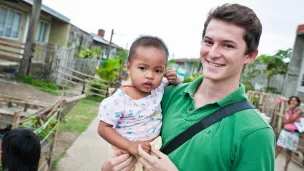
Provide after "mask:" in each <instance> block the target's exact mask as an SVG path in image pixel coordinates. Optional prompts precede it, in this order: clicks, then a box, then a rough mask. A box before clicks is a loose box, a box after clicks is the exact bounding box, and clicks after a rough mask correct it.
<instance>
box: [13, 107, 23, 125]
mask: <svg viewBox="0 0 304 171" xmlns="http://www.w3.org/2000/svg"><path fill="white" fill-rule="evenodd" d="M20 112H21V110H20V111H17V112H15V113H14V117H13V122H12V123H13V124H12V130H13V129H16V128H18V126H19V124H18V123H19V121H20Z"/></svg>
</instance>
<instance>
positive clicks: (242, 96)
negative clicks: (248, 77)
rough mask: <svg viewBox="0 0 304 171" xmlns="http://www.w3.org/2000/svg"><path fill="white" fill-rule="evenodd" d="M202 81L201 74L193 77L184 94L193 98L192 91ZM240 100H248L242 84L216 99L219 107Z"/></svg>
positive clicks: (193, 91)
mask: <svg viewBox="0 0 304 171" xmlns="http://www.w3.org/2000/svg"><path fill="white" fill-rule="evenodd" d="M202 81H203V76H202V77H199V78H197V79H195V80H194V81H193V82H191V83H189V85H188V86H187V88H186V89H185V90H184V94H189V96H190V97H191V98H193V96H194V93H195V91H196V89H197V88H198V86H199V85H200V84H201V82H202ZM242 100H248V98H247V95H246V92H245V86H244V85H243V84H239V88H238V89H237V90H235V91H234V92H232V93H231V94H229V95H228V96H226V97H224V98H222V99H220V100H218V101H216V102H215V103H217V104H218V105H219V106H220V107H224V106H227V105H229V104H231V103H235V102H239V101H242Z"/></svg>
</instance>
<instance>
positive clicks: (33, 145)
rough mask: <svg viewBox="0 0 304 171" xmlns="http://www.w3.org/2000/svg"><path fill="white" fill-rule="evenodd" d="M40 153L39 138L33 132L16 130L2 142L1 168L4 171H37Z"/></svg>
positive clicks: (9, 133)
mask: <svg viewBox="0 0 304 171" xmlns="http://www.w3.org/2000/svg"><path fill="white" fill-rule="evenodd" d="M40 153H41V146H40V140H39V138H38V137H37V136H36V135H35V134H34V133H33V131H31V130H29V129H25V128H18V129H15V130H12V131H10V132H8V133H7V134H6V135H5V136H4V137H3V140H2V168H3V170H6V171H37V170H38V165H39V159H40Z"/></svg>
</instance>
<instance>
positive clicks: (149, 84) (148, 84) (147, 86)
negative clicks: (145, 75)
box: [144, 82, 152, 88]
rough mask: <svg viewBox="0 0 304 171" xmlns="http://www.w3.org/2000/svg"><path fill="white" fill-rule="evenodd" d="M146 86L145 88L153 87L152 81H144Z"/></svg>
mask: <svg viewBox="0 0 304 171" xmlns="http://www.w3.org/2000/svg"><path fill="white" fill-rule="evenodd" d="M144 87H145V88H151V87H152V83H151V82H146V83H144Z"/></svg>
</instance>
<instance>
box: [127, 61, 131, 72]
mask: <svg viewBox="0 0 304 171" xmlns="http://www.w3.org/2000/svg"><path fill="white" fill-rule="evenodd" d="M126 69H127V72H128V74H130V72H131V63H130V62H129V61H127V62H126Z"/></svg>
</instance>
